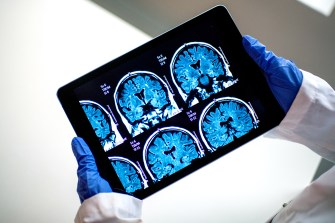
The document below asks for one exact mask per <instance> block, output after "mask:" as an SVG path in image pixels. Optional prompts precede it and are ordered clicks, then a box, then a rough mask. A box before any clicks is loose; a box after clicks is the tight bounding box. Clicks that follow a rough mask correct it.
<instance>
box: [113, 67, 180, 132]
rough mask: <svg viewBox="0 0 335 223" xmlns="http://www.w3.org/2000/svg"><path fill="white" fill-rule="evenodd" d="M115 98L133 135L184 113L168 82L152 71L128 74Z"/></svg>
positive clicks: (118, 108) (120, 83)
mask: <svg viewBox="0 0 335 223" xmlns="http://www.w3.org/2000/svg"><path fill="white" fill-rule="evenodd" d="M114 97H115V103H116V107H117V110H118V112H119V113H120V115H121V117H122V119H123V122H124V124H125V125H126V127H127V129H128V131H129V133H131V135H132V136H136V135H138V134H140V133H142V132H143V131H145V130H148V129H150V128H151V127H153V126H155V125H157V124H158V123H160V122H163V121H165V120H167V119H168V118H170V117H172V116H174V115H175V114H177V113H179V112H180V111H179V108H178V106H177V104H176V102H175V101H174V99H173V96H172V94H171V92H170V90H169V89H168V87H167V85H166V84H165V82H164V81H163V80H162V79H161V78H159V77H158V76H157V75H156V74H154V73H151V72H148V71H135V72H131V73H128V74H127V75H126V76H125V77H124V78H122V79H121V80H120V82H119V83H118V85H117V88H116V91H115V94H114Z"/></svg>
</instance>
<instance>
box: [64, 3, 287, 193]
mask: <svg viewBox="0 0 335 223" xmlns="http://www.w3.org/2000/svg"><path fill="white" fill-rule="evenodd" d="M114 44H117V43H114ZM58 96H59V99H60V101H61V102H62V105H63V107H64V109H65V111H66V113H67V115H68V117H69V119H70V121H71V123H72V124H73V126H74V129H75V130H76V132H77V134H78V136H81V137H83V138H84V139H85V141H86V142H87V143H88V145H89V146H90V148H91V150H92V152H93V154H94V155H95V157H96V162H97V164H98V166H99V171H100V172H101V175H102V176H103V177H104V178H106V179H107V180H108V181H109V183H110V185H111V186H112V189H114V190H118V191H122V192H125V193H128V194H131V195H134V196H136V197H138V198H141V199H143V198H145V197H147V196H149V195H151V194H152V193H154V192H156V191H158V190H160V189H162V188H164V187H166V186H167V185H169V184H171V183H173V182H175V181H177V180H179V179H180V178H182V177H184V176H186V175H188V174H190V173H192V172H194V171H195V170H197V169H199V168H201V167H203V166H204V165H206V164H208V163H209V162H211V161H213V160H215V159H217V158H219V157H221V156H223V155H225V154H227V153H229V152H231V151H232V150H234V149H236V148H237V147H239V146H240V145H242V144H244V143H246V142H248V141H250V140H252V139H253V138H255V137H257V136H259V135H261V134H263V133H264V132H266V131H268V130H269V129H271V128H273V127H274V126H276V125H278V124H279V122H280V121H281V120H282V118H283V116H284V113H283V111H282V110H281V108H280V107H279V105H278V103H277V101H276V100H275V99H274V97H273V95H272V94H271V91H270V90H269V88H268V85H267V83H266V81H265V79H264V77H263V74H262V72H261V71H260V69H259V68H258V67H257V65H255V63H254V62H253V61H252V60H251V58H249V57H248V55H247V54H246V53H245V51H244V49H243V46H242V37H241V34H240V33H239V31H238V29H237V28H236V26H235V24H234V22H233V20H232V19H231V17H230V15H229V13H228V12H227V10H226V8H225V7H223V6H217V7H215V8H213V9H211V10H209V11H207V12H205V13H203V14H202V15H200V16H198V17H196V18H194V19H192V20H190V21H188V22H186V23H184V24H182V25H180V26H178V27H177V28H175V29H173V30H171V31H169V32H167V33H165V34H163V35H161V36H159V37H157V38H155V39H153V40H152V41H150V42H148V43H146V44H144V45H143V46H140V47H139V48H137V49H135V50H133V51H131V52H129V53H127V54H125V55H123V56H121V57H120V58H117V59H116V60H114V61H111V62H109V63H108V64H106V65H104V66H102V67H100V68H98V69H96V70H94V71H92V72H90V73H89V74H87V75H85V76H83V77H81V78H79V79H78V80H75V81H74V82H72V83H70V84H68V85H66V86H64V87H63V88H61V89H60V90H59V92H58Z"/></svg>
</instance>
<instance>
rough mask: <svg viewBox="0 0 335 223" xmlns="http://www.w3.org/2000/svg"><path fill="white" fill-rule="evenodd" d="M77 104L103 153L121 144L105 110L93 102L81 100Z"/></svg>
mask: <svg viewBox="0 0 335 223" xmlns="http://www.w3.org/2000/svg"><path fill="white" fill-rule="evenodd" d="M79 103H80V105H81V107H82V109H83V110H84V112H85V114H86V117H87V118H88V120H89V122H90V124H91V126H92V128H93V130H94V132H95V135H96V136H97V137H98V139H99V141H100V143H101V145H102V147H103V148H104V150H105V151H108V150H110V149H112V148H114V147H115V146H117V145H118V144H120V143H122V141H123V139H122V137H121V135H120V134H119V132H118V130H117V128H116V125H115V123H114V121H113V119H112V117H111V116H110V114H109V113H108V112H107V110H106V109H104V108H103V107H102V106H101V105H99V104H98V103H96V102H94V101H89V100H82V101H80V102H79Z"/></svg>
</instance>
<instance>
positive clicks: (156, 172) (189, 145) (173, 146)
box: [143, 127, 203, 181]
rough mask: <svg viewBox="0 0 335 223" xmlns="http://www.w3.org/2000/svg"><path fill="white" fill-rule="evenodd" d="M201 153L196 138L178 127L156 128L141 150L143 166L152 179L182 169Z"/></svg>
mask: <svg viewBox="0 0 335 223" xmlns="http://www.w3.org/2000/svg"><path fill="white" fill-rule="evenodd" d="M202 155H203V154H202V151H200V149H199V146H198V143H197V140H196V138H195V137H194V136H193V135H192V134H191V133H190V132H188V131H187V130H185V129H182V128H179V127H166V128H162V129H160V130H157V131H156V132H155V133H153V134H152V135H151V137H150V138H149V139H148V141H147V143H146V145H145V146H144V150H143V157H144V164H145V167H146V169H147V171H148V172H149V174H150V176H151V178H152V179H153V180H154V181H156V180H161V179H162V178H164V177H166V176H168V175H171V174H173V173H175V172H177V171H179V170H181V169H183V168H184V167H186V166H188V165H190V164H191V162H192V161H193V160H194V159H197V158H200V157H201V156H202Z"/></svg>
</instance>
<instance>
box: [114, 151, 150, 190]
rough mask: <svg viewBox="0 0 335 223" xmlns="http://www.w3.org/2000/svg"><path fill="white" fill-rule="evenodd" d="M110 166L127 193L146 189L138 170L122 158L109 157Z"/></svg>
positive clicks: (145, 182) (130, 162)
mask: <svg viewBox="0 0 335 223" xmlns="http://www.w3.org/2000/svg"><path fill="white" fill-rule="evenodd" d="M109 160H110V161H111V164H112V166H113V168H114V170H115V172H116V174H117V176H118V177H119V179H120V181H121V183H122V185H123V187H124V188H125V190H126V192H127V193H133V192H135V191H136V190H139V189H145V188H147V187H148V183H147V182H148V181H147V180H146V179H145V178H144V176H143V174H142V172H141V170H140V168H139V167H138V166H136V164H134V163H133V162H132V161H130V160H129V159H126V158H124V157H117V156H114V157H109Z"/></svg>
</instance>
